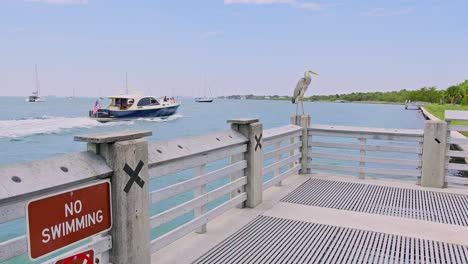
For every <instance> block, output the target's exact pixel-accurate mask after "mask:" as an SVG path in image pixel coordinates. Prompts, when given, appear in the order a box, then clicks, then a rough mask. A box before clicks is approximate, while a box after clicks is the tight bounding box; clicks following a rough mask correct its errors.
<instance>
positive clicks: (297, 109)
mask: <svg viewBox="0 0 468 264" xmlns="http://www.w3.org/2000/svg"><path fill="white" fill-rule="evenodd" d="M298 112H299V103H298V102H296V115H297V113H298Z"/></svg>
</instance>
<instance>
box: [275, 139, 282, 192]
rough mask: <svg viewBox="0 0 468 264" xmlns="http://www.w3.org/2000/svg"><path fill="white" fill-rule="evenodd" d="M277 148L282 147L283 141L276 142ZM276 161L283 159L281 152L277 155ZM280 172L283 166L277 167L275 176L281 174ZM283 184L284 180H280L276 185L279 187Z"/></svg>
mask: <svg viewBox="0 0 468 264" xmlns="http://www.w3.org/2000/svg"><path fill="white" fill-rule="evenodd" d="M275 148H276V149H279V148H281V142H278V143H276V144H275ZM275 161H276V162H278V161H281V154H278V155H276V157H275ZM280 174H281V167H279V168H278V169H276V170H275V171H274V172H273V177H276V176H278V175H280ZM281 185H282V182H281V181H279V182H278V183H277V184H276V186H278V187H281Z"/></svg>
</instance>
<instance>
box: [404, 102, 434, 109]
mask: <svg viewBox="0 0 468 264" xmlns="http://www.w3.org/2000/svg"><path fill="white" fill-rule="evenodd" d="M429 104H431V103H428V102H412V101H410V100H406V101H405V109H406V110H419V109H421V107H422V106H425V105H429Z"/></svg>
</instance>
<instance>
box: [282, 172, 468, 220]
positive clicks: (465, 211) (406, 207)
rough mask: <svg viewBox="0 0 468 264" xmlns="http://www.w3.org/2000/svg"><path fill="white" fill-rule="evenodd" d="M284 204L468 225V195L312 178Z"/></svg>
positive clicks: (284, 200) (289, 196) (285, 199)
mask: <svg viewBox="0 0 468 264" xmlns="http://www.w3.org/2000/svg"><path fill="white" fill-rule="evenodd" d="M281 201H282V202H288V203H296V204H303V205H310V206H318V207H327V208H334V209H341V210H349V211H356V212H364V213H371V214H382V215H389V216H397V217H405V218H413V219H418V220H426V221H432V222H438V223H444V224H452V225H460V226H468V195H461V194H450V193H440V192H432V191H423V190H413V189H404V188H395V187H386V186H378V185H370V184H362V183H350V182H340V181H330V180H322V179H313V178H312V179H309V180H308V181H306V182H304V183H303V184H302V185H301V186H299V187H298V188H297V189H296V190H294V191H293V192H291V193H290V194H289V195H287V196H286V197H284V198H283V199H282V200H281Z"/></svg>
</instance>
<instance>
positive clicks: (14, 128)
mask: <svg viewBox="0 0 468 264" xmlns="http://www.w3.org/2000/svg"><path fill="white" fill-rule="evenodd" d="M180 117H182V115H179V114H177V115H174V116H171V117H169V118H166V119H161V118H140V119H135V120H133V121H118V122H108V123H99V122H97V121H95V120H92V119H90V118H88V117H52V116H42V117H35V118H31V119H18V120H0V138H18V137H27V136H32V135H37V134H53V133H63V132H66V131H67V130H70V129H75V128H92V127H102V126H115V125H131V124H134V122H167V121H172V120H175V119H178V118H180Z"/></svg>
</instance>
